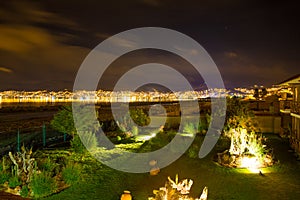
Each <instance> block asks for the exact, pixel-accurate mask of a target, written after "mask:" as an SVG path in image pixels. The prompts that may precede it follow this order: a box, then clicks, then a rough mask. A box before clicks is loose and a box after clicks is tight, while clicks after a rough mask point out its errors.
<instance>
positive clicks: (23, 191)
mask: <svg viewBox="0 0 300 200" xmlns="http://www.w3.org/2000/svg"><path fill="white" fill-rule="evenodd" d="M20 195H21V197H23V198H26V197H28V196H29V189H28V186H27V185H25V186H23V187H22V189H21V191H20Z"/></svg>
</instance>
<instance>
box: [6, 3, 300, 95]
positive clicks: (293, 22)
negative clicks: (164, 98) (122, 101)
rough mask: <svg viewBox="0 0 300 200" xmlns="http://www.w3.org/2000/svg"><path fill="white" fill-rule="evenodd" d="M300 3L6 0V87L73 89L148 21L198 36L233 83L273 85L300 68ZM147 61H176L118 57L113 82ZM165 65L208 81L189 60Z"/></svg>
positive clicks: (193, 79)
mask: <svg viewBox="0 0 300 200" xmlns="http://www.w3.org/2000/svg"><path fill="white" fill-rule="evenodd" d="M297 8H298V7H297V6H296V4H295V3H293V2H289V3H288V2H276V1H272V2H268V1H253V0H251V1H247V0H243V1H238V0H229V1H218V0H211V1H198V0H191V1H181V0H164V1H162V0H132V1H115V0H112V1H98V0H89V1H84V2H83V1H79V0H73V1H68V0H60V1H53V0H44V1H33V0H18V1H1V2H0V39H1V43H0V66H1V68H0V90H6V89H39V88H43V89H44V88H45V89H63V88H68V89H71V88H72V85H73V82H74V78H75V75H76V72H77V70H78V68H79V67H80V64H81V62H82V61H83V60H84V58H85V56H86V55H87V54H88V53H89V51H90V50H91V49H92V48H94V47H95V46H96V45H98V44H99V43H100V42H101V41H103V40H105V39H106V38H108V37H109V36H111V35H113V34H117V33H119V32H121V31H125V30H128V29H131V28H137V27H144V26H158V27H166V28H171V29H174V30H177V31H180V32H182V33H185V34H187V35H189V36H191V37H192V38H194V39H195V40H196V41H198V42H199V43H200V44H201V45H203V47H204V48H205V49H206V50H207V51H208V53H209V54H210V55H211V56H212V58H213V59H214V61H215V62H216V64H217V66H218V67H219V70H220V72H221V75H222V77H223V78H224V81H225V84H226V86H227V87H238V86H250V85H254V84H263V85H272V84H273V83H277V82H280V80H283V79H286V78H287V77H288V76H292V75H294V74H297V73H299V72H300V71H299V65H300V61H299V59H298V57H299V56H298V55H299V51H300V46H299V44H300V38H299V35H300V29H299V26H298V23H299V22H298V19H299V12H298V10H297ZM116 43H118V44H119V45H122V44H123V45H125V44H126V45H128V43H126V42H124V41H116ZM131 45H134V44H131ZM149 57H150V58H151V59H148V58H149ZM146 58H147V59H148V60H154V59H158V60H159V61H161V62H162V61H163V60H168V59H167V58H166V54H161V55H160V54H159V53H157V54H155V53H149V52H148V53H146V52H144V53H140V54H135V56H131V57H129V58H128V59H121V60H119V61H116V63H115V65H114V66H113V67H112V68H111V70H110V71H108V72H107V73H108V74H107V75H108V76H107V77H105V78H106V80H105V83H106V85H107V87H108V86H109V85H111V84H112V83H113V81H112V80H114V79H116V77H119V74H120V72H124V70H125V71H126V70H128V68H129V67H132V66H133V65H135V64H138V63H139V64H142V63H141V62H142V61H146V60H147V59H146ZM172 58H173V57H172ZM132 60H136V61H135V62H133V61H132ZM171 60H172V59H171ZM165 62H166V63H167V64H170V65H172V66H174V67H175V68H176V67H177V69H180V70H181V72H182V73H185V75H186V76H188V79H189V80H191V82H192V83H193V85H194V87H200V86H201V85H202V84H203V82H202V79H201V76H200V77H199V76H198V75H195V72H194V71H193V70H190V69H191V68H190V67H187V65H186V63H184V62H183V61H179V60H177V59H175V58H173V61H165ZM126 66H127V67H126ZM108 77H111V78H108Z"/></svg>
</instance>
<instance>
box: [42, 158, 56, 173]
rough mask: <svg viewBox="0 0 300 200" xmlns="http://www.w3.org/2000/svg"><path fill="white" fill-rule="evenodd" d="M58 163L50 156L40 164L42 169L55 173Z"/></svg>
mask: <svg viewBox="0 0 300 200" xmlns="http://www.w3.org/2000/svg"><path fill="white" fill-rule="evenodd" d="M57 166H58V165H57V164H56V163H55V162H52V161H51V159H50V158H49V157H48V158H46V159H45V160H43V162H42V163H41V164H40V169H41V170H43V171H45V172H48V173H51V174H52V173H55V168H56V167H57Z"/></svg>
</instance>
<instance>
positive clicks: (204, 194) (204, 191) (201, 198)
mask: <svg viewBox="0 0 300 200" xmlns="http://www.w3.org/2000/svg"><path fill="white" fill-rule="evenodd" d="M207 195H208V188H207V187H206V186H205V188H204V189H203V191H202V194H201V196H200V199H199V200H207Z"/></svg>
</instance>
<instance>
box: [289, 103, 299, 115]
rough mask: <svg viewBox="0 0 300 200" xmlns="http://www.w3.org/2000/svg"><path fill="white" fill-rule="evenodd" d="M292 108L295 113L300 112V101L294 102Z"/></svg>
mask: <svg viewBox="0 0 300 200" xmlns="http://www.w3.org/2000/svg"><path fill="white" fill-rule="evenodd" d="M291 109H292V110H291V111H292V112H293V113H296V114H300V102H293V103H292V108H291Z"/></svg>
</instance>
